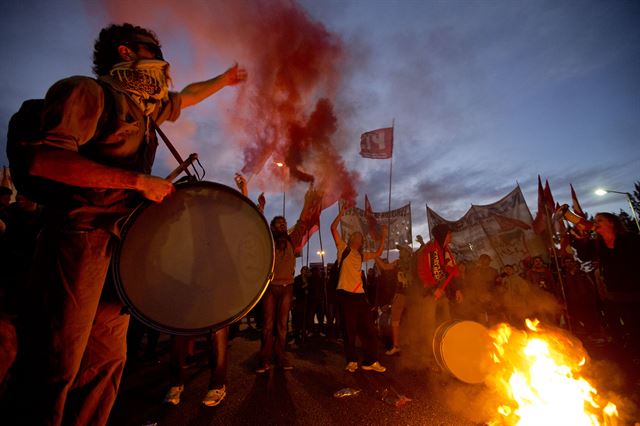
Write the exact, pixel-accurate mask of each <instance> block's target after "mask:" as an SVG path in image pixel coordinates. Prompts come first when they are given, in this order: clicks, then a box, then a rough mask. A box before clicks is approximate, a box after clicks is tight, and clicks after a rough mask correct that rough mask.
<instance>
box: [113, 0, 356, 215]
mask: <svg viewBox="0 0 640 426" xmlns="http://www.w3.org/2000/svg"><path fill="white" fill-rule="evenodd" d="M105 8H106V11H107V14H108V15H109V16H110V17H111V18H112V19H113V20H115V21H119V22H125V21H126V22H132V23H134V24H138V25H142V26H148V27H149V28H151V29H154V30H155V31H156V32H157V33H158V35H159V37H160V39H161V40H167V39H170V38H171V37H180V38H183V37H185V35H186V36H187V37H188V38H189V41H190V43H191V44H192V46H193V47H195V49H194V50H195V57H196V61H202V58H198V52H209V51H215V52H216V54H217V55H224V56H229V57H232V58H237V59H238V60H239V61H240V62H241V65H243V66H245V67H246V68H247V70H248V72H249V80H248V81H247V83H246V84H245V85H244V86H243V87H241V88H240V90H239V91H238V97H237V100H236V103H235V108H234V110H233V113H232V114H231V113H229V114H226V117H225V118H226V123H227V132H228V134H230V135H232V137H233V138H234V139H235V140H234V141H233V143H235V144H237V145H240V147H241V149H242V151H243V156H244V166H243V169H242V170H243V173H245V174H246V175H247V177H248V178H249V179H251V178H253V177H254V176H255V175H261V179H259V181H261V182H265V180H266V181H267V184H268V185H270V186H271V187H272V188H271V189H276V188H277V190H280V188H281V185H282V184H283V182H284V183H285V184H288V185H290V184H295V182H301V181H302V182H308V181H314V182H315V186H316V187H317V188H321V189H322V190H323V191H324V192H325V198H324V201H323V205H324V206H325V207H326V206H329V205H331V204H333V203H334V202H335V201H337V200H338V199H340V198H345V199H350V200H353V199H355V197H356V189H355V185H356V183H357V180H358V176H357V174H355V173H354V172H351V171H349V170H348V169H347V168H346V166H345V163H344V161H343V160H342V158H341V156H340V149H339V148H340V147H341V146H342V144H341V142H342V141H339V140H337V138H336V131H337V129H338V126H339V124H340V123H339V120H338V118H337V117H336V116H335V114H334V108H333V104H332V102H331V99H333V98H335V94H336V91H337V90H338V88H339V87H340V83H341V68H340V67H341V61H342V58H343V55H344V49H343V45H342V43H341V41H340V39H339V38H338V37H337V36H336V35H335V34H332V33H330V32H329V31H328V30H327V29H326V28H325V27H324V26H323V25H322V24H321V23H319V22H316V21H313V20H312V19H311V18H310V17H309V16H308V15H307V13H306V12H305V11H304V10H303V9H302V8H301V7H300V6H298V5H297V4H296V3H295V2H291V1H285V0H257V1H252V2H225V1H219V2H206V3H205V2H201V1H197V0H186V1H181V2H174V1H170V0H165V1H159V2H153V3H142V5H141V4H140V3H138V2H128V1H125V0H109V1H107V4H106V6H105ZM165 44H166V41H165ZM196 64H197V65H198V67H199V68H200V67H201V65H202V63H201V62H196ZM275 161H282V162H284V163H285V164H286V166H287V167H286V169H287V170H288V177H287V176H286V174H284V173H279V172H278V171H276V170H274V168H273V167H265V166H266V165H269V166H271V165H272V163H273V162H275Z"/></svg>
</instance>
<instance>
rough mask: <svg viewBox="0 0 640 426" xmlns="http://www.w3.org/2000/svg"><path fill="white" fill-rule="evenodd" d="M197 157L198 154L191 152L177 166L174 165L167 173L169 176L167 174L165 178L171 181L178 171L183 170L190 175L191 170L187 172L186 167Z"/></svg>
mask: <svg viewBox="0 0 640 426" xmlns="http://www.w3.org/2000/svg"><path fill="white" fill-rule="evenodd" d="M197 159H198V154H196V153H193V154H191V155H190V156H189V158H187V159H186V160H185V161H183V162H182V163H181V164H180V165H179V166H178V167H176V168H175V169H174V170H173V171H172V172H171V173H169V176H167V177H166V178H165V180H168V181H169V182H173V180H174V179H175V178H177V177H178V175H179V174H180V173H182V172H185V171H186V173H187V175H189V176H191V172H189V170H188V167H189V166H191V165H192V164H193V162H194V161H196V160H197Z"/></svg>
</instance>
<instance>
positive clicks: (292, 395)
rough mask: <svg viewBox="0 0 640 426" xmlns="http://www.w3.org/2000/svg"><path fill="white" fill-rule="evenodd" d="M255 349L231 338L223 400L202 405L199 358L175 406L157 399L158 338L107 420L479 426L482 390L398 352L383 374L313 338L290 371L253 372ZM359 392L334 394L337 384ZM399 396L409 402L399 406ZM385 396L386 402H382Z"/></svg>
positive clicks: (251, 336) (161, 370)
mask: <svg viewBox="0 0 640 426" xmlns="http://www.w3.org/2000/svg"><path fill="white" fill-rule="evenodd" d="M258 348H259V340H258V335H257V333H256V332H255V331H251V330H244V331H242V332H241V333H240V335H239V336H238V337H236V338H235V339H233V340H232V341H231V347H230V353H229V356H230V358H229V360H230V362H229V372H228V382H229V384H228V387H227V397H226V399H225V400H224V401H223V402H222V403H221V404H220V405H219V406H217V407H205V406H203V405H202V404H201V399H202V397H203V395H204V394H205V393H206V387H207V383H208V378H209V373H208V368H207V365H206V361H205V359H204V357H201V358H202V359H200V360H199V361H198V362H197V363H196V365H195V366H194V367H191V368H190V369H189V370H188V371H189V381H188V383H187V384H186V386H185V391H184V393H183V397H182V401H181V403H180V404H179V405H178V406H175V407H173V406H166V405H163V404H162V400H163V397H164V394H165V392H166V390H167V386H168V367H167V363H168V355H167V352H168V342H167V341H166V340H162V341H161V343H160V350H159V351H160V353H161V357H160V363H157V364H148V363H147V364H142V365H140V366H138V367H132V368H128V371H127V372H126V373H125V374H126V375H125V378H124V379H123V383H122V387H121V391H120V393H119V396H118V400H117V401H116V405H115V407H114V410H113V411H112V415H111V419H110V424H111V425H114V426H115V425H118V426H126V425H135V426H141V425H145V424H153V423H157V424H158V425H159V426H165V425H166V426H169V425H194V426H195V425H333V424H336V425H338V424H339V425H350V424H353V425H356V424H357V425H367V424H372V425H373V424H375V425H415V424H421V425H438V426H439V425H456V426H458V425H460V426H464V425H474V424H482V419H483V413H486V411H485V410H484V409H483V408H482V406H481V405H482V403H481V401H482V400H483V399H484V396H483V393H486V392H487V390H486V388H484V387H483V386H470V385H465V384H462V383H460V382H457V381H455V380H453V379H451V378H450V377H448V376H447V375H445V374H442V373H435V372H433V371H431V370H429V369H428V368H426V367H424V366H417V365H408V363H407V361H406V358H403V356H402V355H401V356H393V357H388V356H385V355H382V356H381V361H382V362H383V363H384V364H385V365H386V366H387V367H388V371H387V372H386V373H384V374H380V373H375V372H363V371H362V370H358V371H357V372H356V373H354V374H351V373H347V372H344V371H343V367H344V359H343V357H342V350H341V346H340V345H338V344H337V343H331V342H328V341H326V340H325V339H323V338H320V337H318V338H315V339H314V338H311V339H309V341H308V342H307V343H306V344H305V345H304V346H303V347H302V348H300V349H296V350H293V351H292V354H291V355H292V357H291V358H292V361H293V364H294V366H295V369H294V370H293V371H286V372H285V371H282V370H277V369H276V370H271V371H269V372H268V373H267V374H264V375H256V374H255V373H254V372H253V369H254V368H255V367H256V365H257V359H256V354H257V351H258ZM347 387H350V388H354V389H360V390H361V392H360V393H359V394H358V395H356V396H351V397H345V398H342V399H338V398H336V397H334V396H333V394H334V393H335V392H336V391H338V390H340V389H342V388H347ZM396 393H397V394H404V395H406V396H407V397H409V398H411V399H412V401H411V402H409V403H407V404H406V405H405V406H403V407H400V408H396V407H395V406H392V405H390V404H389V402H394V401H393V400H394V397H395V396H396ZM384 395H386V396H387V401H388V402H384V401H383V398H384Z"/></svg>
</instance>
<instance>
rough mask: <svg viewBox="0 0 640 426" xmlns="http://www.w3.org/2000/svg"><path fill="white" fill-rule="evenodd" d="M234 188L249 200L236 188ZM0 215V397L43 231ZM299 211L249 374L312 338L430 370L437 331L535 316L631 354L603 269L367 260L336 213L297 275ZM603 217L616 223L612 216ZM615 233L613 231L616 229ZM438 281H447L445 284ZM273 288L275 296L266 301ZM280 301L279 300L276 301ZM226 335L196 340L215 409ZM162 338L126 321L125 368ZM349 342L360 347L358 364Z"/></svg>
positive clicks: (183, 351) (256, 313) (423, 247)
mask: <svg viewBox="0 0 640 426" xmlns="http://www.w3.org/2000/svg"><path fill="white" fill-rule="evenodd" d="M237 183H238V186H239V188H240V189H241V190H245V191H246V187H243V185H246V184H244V181H243V180H242V179H240V181H237ZM262 202H263V203H264V200H262ZM1 207H2V208H1V209H0V218H1V219H2V222H3V224H4V227H3V230H2V236H1V237H0V238H1V239H0V241H1V245H0V253H1V255H0V259H1V261H2V271H3V275H4V276H3V280H2V283H3V284H2V289H1V293H0V306H1V308H2V311H1V312H0V314H1V315H0V327H1V331H0V340H1V342H2V345H1V347H2V353H1V354H0V362H1V365H0V380H2V381H3V391H6V389H5V388H6V383H8V382H10V381H9V380H5V378H6V377H7V376H9V377H10V376H11V374H10V372H11V368H12V366H13V368H14V369H15V368H20V365H19V363H18V364H17V365H13V364H14V360H15V358H16V355H17V353H18V349H19V341H20V336H19V334H20V330H19V327H18V330H17V331H16V324H19V321H16V318H17V317H18V316H19V315H28V314H29V313H28V308H27V307H25V306H24V304H21V301H22V300H23V299H24V294H23V292H24V285H23V283H24V282H26V280H27V272H28V270H29V260H30V259H31V257H32V256H33V253H34V249H35V244H36V240H37V235H38V231H39V229H40V227H41V225H42V224H41V222H40V220H39V218H40V209H39V208H38V206H37V205H36V204H35V203H32V202H30V201H29V200H27V199H26V198H24V197H23V196H21V195H20V194H18V196H17V197H16V201H15V202H14V203H11V204H9V203H6V202H5V203H3V205H2V206H1ZM304 210H305V209H303V213H301V219H300V220H299V221H298V222H297V223H296V226H297V227H298V234H299V235H297V236H295V234H293V235H294V237H293V239H292V238H291V235H292V233H291V230H289V229H288V228H287V225H286V221H284V218H282V217H280V216H278V217H276V218H274V220H273V221H272V223H271V227H272V231H273V232H274V237H276V238H277V237H278V235H280V236H281V237H280V238H281V241H282V243H281V244H282V246H281V247H278V246H277V245H276V251H277V250H279V249H280V250H283V253H284V254H283V255H282V256H283V257H282V258H278V257H277V259H276V267H278V266H279V267H280V272H279V275H278V276H277V281H276V282H275V283H273V282H272V283H271V284H270V285H269V288H268V290H267V293H266V296H264V297H263V298H262V300H261V301H260V302H259V303H258V305H256V307H255V308H254V309H253V310H252V311H251V312H250V314H249V315H248V316H247V319H246V320H245V321H246V324H247V328H249V329H253V330H258V331H259V332H260V333H261V336H262V337H261V342H262V343H261V349H260V352H259V357H258V359H259V363H258V365H257V366H256V372H257V373H258V374H263V373H265V372H267V371H268V370H269V369H270V368H271V367H272V365H275V366H277V367H280V368H282V369H283V370H285V371H286V370H291V369H293V368H294V367H295V365H294V363H293V362H292V361H291V359H290V357H289V356H288V355H287V353H288V352H289V351H290V350H292V349H293V348H301V347H304V345H306V344H308V342H309V341H310V340H317V339H327V340H328V341H333V342H339V343H342V344H344V348H345V349H344V351H345V370H346V371H348V372H354V371H356V370H357V369H358V368H362V369H363V370H371V371H374V372H378V373H383V372H385V371H386V368H385V367H384V359H385V358H384V357H385V356H406V357H407V358H408V359H412V360H414V361H415V360H419V361H420V362H421V363H423V364H424V365H426V366H428V367H430V368H434V369H436V368H437V366H436V364H435V362H434V360H433V354H432V353H431V351H430V345H429V344H428V343H427V344H425V343H426V342H430V341H431V340H432V339H433V336H434V333H435V330H436V328H437V327H438V325H440V324H442V323H445V322H447V321H452V320H472V321H476V322H479V323H481V324H484V325H486V326H488V327H490V326H493V325H495V324H497V323H499V322H504V321H506V322H509V323H511V324H513V325H515V326H522V324H523V322H524V319H525V318H534V317H535V318H538V319H542V320H543V321H544V322H545V323H546V324H547V325H552V326H557V327H563V328H566V329H569V330H570V331H571V332H572V333H573V334H575V335H576V336H577V337H579V338H580V339H582V341H583V342H585V344H589V343H593V342H595V341H606V340H609V341H612V342H613V343H614V344H617V345H619V346H620V347H625V348H631V350H632V353H633V354H635V353H636V352H633V351H635V349H634V348H633V346H634V345H636V343H637V341H635V340H633V338H634V337H633V336H634V333H635V332H636V331H635V329H632V328H630V327H629V325H628V324H634V323H633V321H634V319H633V314H632V313H631V314H630V313H629V311H628V310H627V311H625V310H624V308H625V307H626V306H627V305H626V304H625V303H624V301H621V300H620V299H619V298H617V299H614V300H611V299H610V292H608V291H607V288H606V286H605V285H604V283H603V282H602V279H601V277H599V274H600V270H599V269H597V268H594V267H593V264H591V263H589V262H582V261H581V259H580V258H578V257H577V256H565V257H563V258H561V259H559V266H560V268H559V269H558V268H554V267H551V266H550V265H549V264H548V263H547V262H545V260H544V259H543V258H542V257H541V256H535V257H533V258H527V259H523V260H522V262H520V263H519V264H514V265H500V266H498V265H497V263H498V262H496V260H495V259H492V258H491V257H490V256H489V255H488V254H481V255H480V256H478V258H477V259H476V260H475V261H472V262H459V263H458V262H456V261H455V257H454V254H453V253H452V252H451V251H450V250H449V249H448V243H449V241H450V236H451V232H450V230H448V229H447V228H446V227H441V228H437V227H436V228H435V229H434V230H433V231H434V232H433V235H434V238H433V239H432V240H431V241H429V242H427V243H425V242H424V241H423V239H422V237H421V236H418V237H417V239H416V241H417V243H418V246H417V248H416V249H415V250H414V249H413V248H412V247H410V246H408V245H398V246H396V247H395V248H396V249H397V250H398V253H399V257H398V258H397V259H396V260H394V261H391V262H389V261H388V260H386V259H383V257H382V253H383V247H384V243H383V241H382V240H384V238H382V239H381V241H380V244H379V245H378V250H377V251H376V252H363V251H362V238H363V236H362V235H361V234H354V235H352V236H351V237H350V239H349V240H348V241H344V240H342V237H341V235H340V234H339V232H337V226H338V224H339V222H340V218H341V216H342V214H343V213H344V208H343V209H342V210H341V211H340V213H339V215H338V216H337V217H336V219H335V220H334V223H333V224H332V231H333V234H334V235H333V236H334V239H335V241H336V247H337V249H338V258H337V259H336V261H335V263H329V264H327V265H324V264H323V263H312V264H310V265H306V266H302V268H301V269H300V273H299V274H298V275H296V276H295V277H294V274H293V270H294V265H295V262H296V257H295V253H296V252H297V251H298V252H299V250H296V247H295V246H296V245H297V246H299V245H300V242H301V239H302V238H301V236H302V234H303V233H304V232H306V231H305V230H306V229H307V227H306V225H305V221H304V220H302V219H303V217H304V216H305V214H306V213H305V212H304ZM306 210H309V209H308V208H307V209H306ZM307 213H308V212H307ZM614 218H615V216H614ZM606 219H607V220H611V221H614V220H615V219H611V217H610V216H606ZM614 223H615V224H616V226H618V225H617V224H618V222H614ZM294 231H295V227H294ZM382 235H383V236H384V233H383V234H382ZM624 235H626V234H624ZM625 238H631V237H625ZM276 241H277V240H276ZM597 243H598V240H597V239H590V240H583V241H576V245H577V246H578V247H579V249H580V252H579V253H580V254H581V255H583V256H584V259H585V261H586V260H592V259H593V256H594V254H593V247H591V245H594V244H597ZM276 244H278V243H276ZM629 244H631V243H629ZM288 245H290V247H289V246H288ZM590 247H591V248H590ZM298 248H299V247H298ZM351 248H353V250H351ZM287 250H288V253H286V251H287ZM439 250H440V251H439ZM588 250H591V251H588ZM345 253H346V254H345ZM437 253H440V255H441V256H442V258H443V262H442V263H440V264H439V265H441V266H442V268H443V269H442V271H440V272H439V269H438V267H436V268H430V266H429V265H431V264H432V262H433V255H434V254H436V259H437V256H438V255H437ZM599 254H600V255H602V253H599ZM600 259H601V257H600V258H598V260H600ZM609 261H611V260H610V259H609ZM278 262H280V264H278ZM282 262H284V263H282ZM590 265H591V268H589V266H590ZM596 266H597V265H596ZM622 266H623V265H617V267H622ZM365 270H366V273H365ZM438 274H441V275H438ZM444 277H451V279H450V280H449V281H447V284H445V285H444V286H443V285H442V283H443V282H444V279H443V278H444ZM278 280H279V281H278ZM274 290H277V292H276V293H275V294H274V295H271V296H270V295H269V294H270V291H274ZM618 291H624V289H622V290H618ZM280 293H282V295H280ZM281 297H284V299H282V300H279V298H281ZM608 297H609V298H608ZM230 328H231V332H230V331H229V328H223V329H222V330H218V331H217V332H212V333H211V334H209V335H206V336H202V337H201V338H200V339H199V340H201V341H203V343H204V352H205V353H207V354H208V356H207V358H208V362H209V365H210V370H211V373H210V386H209V389H208V392H207V394H206V395H205V397H204V398H203V403H204V404H205V405H208V406H213V405H217V404H218V403H220V402H221V401H222V400H223V399H224V397H225V396H226V385H227V383H226V370H227V364H228V356H227V344H228V341H229V339H230V338H233V337H234V336H235V335H237V334H238V330H239V324H234V325H233V326H231V327H230ZM143 336H146V339H143ZM159 337H160V336H159V333H158V332H157V331H154V330H153V329H150V328H148V327H146V326H145V325H143V324H141V323H139V322H137V321H134V320H132V321H131V324H130V327H129V330H128V338H127V344H128V351H127V355H128V362H129V365H131V366H132V368H135V366H136V365H138V364H139V363H141V362H152V363H157V362H160V358H159V357H158V349H157V346H158V339H159ZM356 338H359V339H360V345H361V350H362V355H363V357H362V361H361V362H360V353H359V350H358V348H357V347H356ZM143 340H144V345H143V344H142V342H143ZM196 340H198V339H197V338H189V337H181V336H171V338H170V340H169V344H170V351H169V352H170V360H169V365H168V366H167V375H168V377H169V378H170V388H169V389H168V392H167V394H166V397H165V402H166V403H169V404H174V405H175V404H178V403H179V402H180V394H181V393H182V392H183V391H184V382H185V380H184V369H185V368H186V367H187V366H188V365H189V362H188V360H189V359H191V357H192V356H193V354H194V352H195V341H196ZM381 345H382V346H381ZM379 348H383V351H379V350H378V349H379ZM274 355H275V358H273V357H274Z"/></svg>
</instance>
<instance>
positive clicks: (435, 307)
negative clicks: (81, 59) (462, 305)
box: [417, 224, 462, 357]
mask: <svg viewBox="0 0 640 426" xmlns="http://www.w3.org/2000/svg"><path fill="white" fill-rule="evenodd" d="M431 234H432V235H433V238H432V239H431V241H429V242H428V243H427V244H425V245H424V246H423V247H421V250H420V252H419V254H418V265H417V266H418V276H419V277H420V280H421V281H422V285H423V287H424V290H423V298H424V306H423V309H424V312H423V317H422V321H424V323H423V325H424V326H423V327H420V328H422V329H423V333H424V334H423V335H422V338H424V339H425V340H426V342H423V344H424V343H426V345H425V346H426V347H431V342H432V341H433V335H434V334H435V331H436V328H437V327H438V325H439V324H441V323H443V322H445V321H448V320H449V319H451V314H450V310H449V299H448V298H447V297H446V293H447V292H449V293H451V292H453V294H454V297H455V299H456V300H458V301H459V300H461V299H462V293H461V292H460V290H456V289H454V288H453V286H452V285H453V278H454V277H455V276H456V275H458V266H457V265H456V261H455V258H454V256H453V253H452V252H451V250H450V249H449V243H450V242H451V229H450V228H449V226H447V225H446V224H440V225H436V226H435V227H434V228H433V229H432V230H431ZM428 356H429V357H431V356H432V354H430V353H429V354H428Z"/></svg>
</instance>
